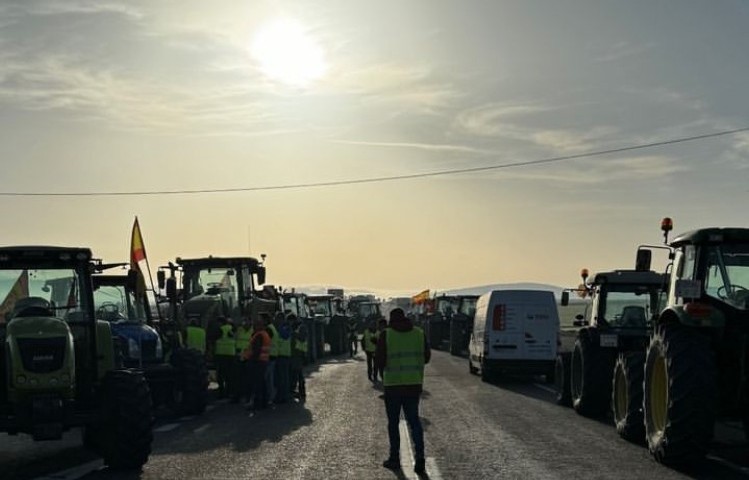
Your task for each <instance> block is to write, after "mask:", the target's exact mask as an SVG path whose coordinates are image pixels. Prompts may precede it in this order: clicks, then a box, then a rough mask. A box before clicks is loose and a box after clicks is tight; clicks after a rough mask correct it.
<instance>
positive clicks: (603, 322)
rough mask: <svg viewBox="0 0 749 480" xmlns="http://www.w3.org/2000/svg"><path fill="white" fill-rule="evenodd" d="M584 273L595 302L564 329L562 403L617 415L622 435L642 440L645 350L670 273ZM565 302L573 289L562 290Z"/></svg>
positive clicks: (586, 292) (559, 368)
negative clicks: (590, 274)
mask: <svg viewBox="0 0 749 480" xmlns="http://www.w3.org/2000/svg"><path fill="white" fill-rule="evenodd" d="M581 276H582V280H583V283H582V285H581V286H580V287H578V289H577V290H576V291H577V292H578V293H580V294H581V296H585V297H589V298H591V299H592V304H591V305H590V308H586V312H585V314H578V315H577V316H576V318H575V320H574V322H573V327H574V330H561V331H560V336H559V340H560V341H559V343H560V351H559V353H558V354H557V360H556V368H555V372H554V382H555V389H556V392H557V394H556V397H557V403H559V404H561V405H571V406H572V407H573V408H574V409H575V411H576V412H577V413H579V414H580V415H584V416H588V417H599V416H605V415H608V414H609V413H612V414H613V417H614V424H615V426H616V430H617V433H618V434H619V435H620V436H621V437H622V438H624V439H627V440H630V441H634V442H641V441H642V440H643V439H644V435H645V432H644V428H643V420H642V396H643V392H642V375H643V366H644V363H645V349H646V347H647V345H648V339H649V338H650V332H651V331H652V327H653V323H654V321H655V319H656V318H657V315H658V313H659V311H660V307H661V302H662V300H663V291H664V288H665V286H666V283H667V277H666V276H665V275H663V274H659V273H656V272H652V271H636V270H613V271H609V272H599V273H597V274H596V275H595V276H594V277H593V279H592V281H588V276H589V275H588V270H587V269H583V270H582V272H581ZM561 303H562V305H563V306H566V305H568V304H569V290H567V291H564V292H563V293H562V302H561ZM586 317H587V318H586ZM570 344H571V345H572V348H571V351H570V348H569V347H568V345H570ZM565 347H567V348H565Z"/></svg>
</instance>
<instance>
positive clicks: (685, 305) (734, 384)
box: [555, 218, 749, 465]
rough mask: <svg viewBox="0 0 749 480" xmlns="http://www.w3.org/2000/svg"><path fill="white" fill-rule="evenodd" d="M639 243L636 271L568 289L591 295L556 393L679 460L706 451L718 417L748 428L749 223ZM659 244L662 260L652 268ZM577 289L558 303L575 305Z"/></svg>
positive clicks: (658, 454) (659, 454) (561, 365)
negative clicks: (649, 243)
mask: <svg viewBox="0 0 749 480" xmlns="http://www.w3.org/2000/svg"><path fill="white" fill-rule="evenodd" d="M661 228H662V231H663V233H664V239H665V245H655V246H647V245H643V246H640V247H638V250H637V258H636V262H635V268H634V269H631V270H613V271H610V272H601V273H598V274H596V275H594V276H593V277H592V278H590V276H589V274H588V271H587V270H583V271H582V279H583V283H582V284H581V285H580V286H579V287H577V288H575V289H571V291H575V292H577V293H578V294H579V295H580V296H583V297H589V298H590V299H592V301H590V300H589V301H588V303H587V307H586V311H585V313H584V314H580V315H577V318H576V319H575V322H574V326H575V329H574V330H573V331H562V332H561V335H560V346H561V348H560V353H559V355H558V357H557V365H556V372H555V386H556V398H557V402H558V403H559V404H562V405H567V406H572V407H573V408H574V409H575V411H576V412H577V413H579V414H581V415H584V416H588V417H605V416H609V417H611V418H612V419H613V423H614V425H615V427H616V431H617V433H618V434H619V435H620V436H621V437H622V438H624V439H626V440H629V441H632V442H636V443H646V444H647V446H648V448H649V451H650V453H651V454H652V455H653V457H654V458H655V459H656V460H657V461H659V462H661V463H664V464H670V465H678V464H683V463H685V462H691V461H694V460H696V459H699V458H702V457H704V456H705V455H706V453H707V451H708V447H709V444H710V442H711V440H712V438H713V433H714V427H715V424H716V421H717V420H719V419H722V420H738V421H741V422H743V425H744V429H745V432H748V433H749V229H745V228H705V229H700V230H695V231H691V232H687V233H684V234H682V235H679V236H677V237H675V238H674V239H673V240H671V241H670V242H669V241H668V235H669V232H670V231H671V230H672V222H671V220H670V219H668V218H666V219H664V220H663V222H662V225H661ZM659 250H664V251H665V252H666V253H667V255H668V262H667V267H666V268H665V270H664V271H663V272H662V273H656V272H654V271H652V270H651V262H652V257H653V253H654V252H656V251H659ZM569 294H570V291H566V292H564V293H563V294H562V305H567V304H569V303H570V296H569Z"/></svg>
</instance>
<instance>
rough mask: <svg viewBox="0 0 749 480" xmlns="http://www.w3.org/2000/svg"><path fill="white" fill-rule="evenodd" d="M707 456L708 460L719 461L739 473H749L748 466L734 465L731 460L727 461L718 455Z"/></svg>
mask: <svg viewBox="0 0 749 480" xmlns="http://www.w3.org/2000/svg"><path fill="white" fill-rule="evenodd" d="M707 458H708V459H709V460H712V461H713V462H717V463H720V464H721V465H723V466H724V467H727V468H730V469H731V470H733V471H735V472H739V473H743V474H744V475H746V474H749V467H742V466H741V465H736V464H735V463H733V462H729V461H728V460H725V459H723V458H720V457H716V456H715V455H708V456H707Z"/></svg>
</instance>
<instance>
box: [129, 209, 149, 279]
mask: <svg viewBox="0 0 749 480" xmlns="http://www.w3.org/2000/svg"><path fill="white" fill-rule="evenodd" d="M145 259H146V247H144V246H143V236H142V235H141V234H140V225H138V217H135V223H134V224H133V234H132V236H131V237H130V266H131V268H138V263H139V262H140V261H142V260H145Z"/></svg>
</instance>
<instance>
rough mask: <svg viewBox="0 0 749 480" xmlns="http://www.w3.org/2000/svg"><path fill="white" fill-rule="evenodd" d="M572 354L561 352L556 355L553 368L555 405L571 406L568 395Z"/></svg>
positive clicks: (570, 397) (569, 395)
mask: <svg viewBox="0 0 749 480" xmlns="http://www.w3.org/2000/svg"><path fill="white" fill-rule="evenodd" d="M571 357H572V353H570V352H563V353H560V354H559V355H557V361H556V363H555V365H554V366H555V368H554V390H556V402H557V405H562V406H565V407H571V406H572V396H571V394H570V359H571Z"/></svg>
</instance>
